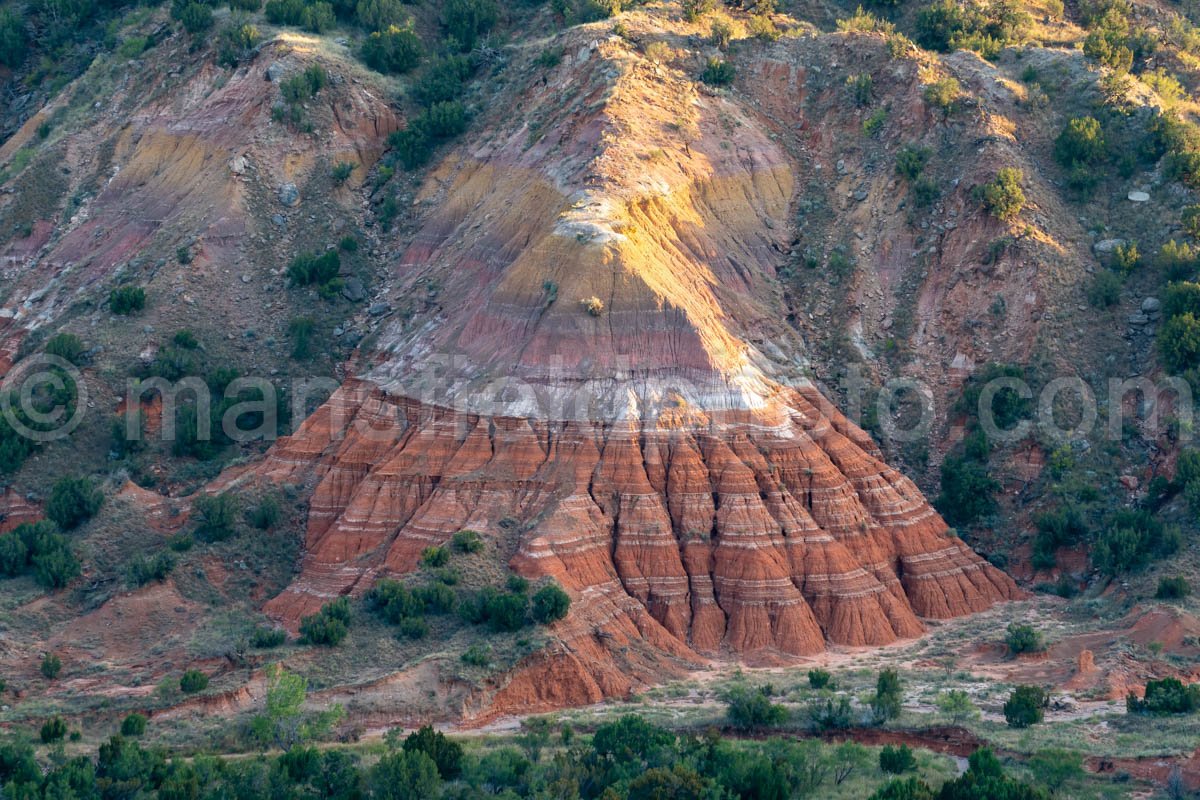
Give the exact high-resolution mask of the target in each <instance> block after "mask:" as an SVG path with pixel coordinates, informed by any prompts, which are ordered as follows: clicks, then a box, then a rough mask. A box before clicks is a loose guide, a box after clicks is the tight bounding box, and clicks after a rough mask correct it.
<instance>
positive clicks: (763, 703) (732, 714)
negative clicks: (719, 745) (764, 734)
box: [725, 686, 788, 730]
mask: <svg viewBox="0 0 1200 800" xmlns="http://www.w3.org/2000/svg"><path fill="white" fill-rule="evenodd" d="M725 703H726V711H725V716H726V718H727V719H728V720H729V724H730V725H732V726H733V727H735V728H739V729H741V730H758V729H760V728H771V727H775V726H776V725H781V724H783V723H784V722H785V721H786V720H787V716H788V714H787V709H786V708H784V707H783V706H781V705H778V704H776V703H772V702H771V699H770V698H769V697H767V695H766V694H765V693H764V692H763V691H762V690H761V689H752V688H750V687H748V686H735V687H734V688H732V689H730V690H729V691H728V692H727V693H726V695H725Z"/></svg>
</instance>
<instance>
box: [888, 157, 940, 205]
mask: <svg viewBox="0 0 1200 800" xmlns="http://www.w3.org/2000/svg"><path fill="white" fill-rule="evenodd" d="M930 155H931V152H930V150H929V148H927V147H917V146H915V145H905V146H904V147H902V148H900V150H899V152H897V153H896V174H897V175H899V176H900V177H901V178H903V179H904V180H905V181H906V182H907V183H908V188H909V192H911V193H912V198H913V202H914V203H916V204H917V206H918V207H919V208H926V207H928V206H931V205H933V204H934V202H935V201H936V200H937V198H938V195H939V194H940V193H939V191H938V188H937V184H936V183H934V182H933V181H932V180H931V179H930V178H928V177H927V176H926V175H925V174H924V172H925V165H926V164H927V163H928V162H929V156H930Z"/></svg>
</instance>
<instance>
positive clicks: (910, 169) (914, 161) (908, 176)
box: [896, 145, 930, 182]
mask: <svg viewBox="0 0 1200 800" xmlns="http://www.w3.org/2000/svg"><path fill="white" fill-rule="evenodd" d="M929 155H930V151H929V150H928V149H927V148H924V147H915V146H913V145H905V146H904V147H902V148H900V151H899V152H898V153H896V174H897V175H899V176H900V177H901V178H904V179H905V180H906V181H909V182H912V181H915V180H916V179H917V178H919V177H921V171H922V170H924V169H925V162H927V161H928V160H929Z"/></svg>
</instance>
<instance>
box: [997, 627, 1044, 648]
mask: <svg viewBox="0 0 1200 800" xmlns="http://www.w3.org/2000/svg"><path fill="white" fill-rule="evenodd" d="M1004 642H1005V644H1007V645H1008V652H1009V653H1011V654H1012V655H1014V656H1016V655H1020V654H1021V653H1040V652H1042V651H1043V650H1045V649H1046V639H1045V637H1043V636H1042V634H1041V632H1040V631H1038V630H1036V629H1035V628H1034V627H1033V626H1031V625H1018V624H1017V623H1015V622H1013V623H1010V624H1009V626H1008V632H1007V634H1006V635H1005V637H1004Z"/></svg>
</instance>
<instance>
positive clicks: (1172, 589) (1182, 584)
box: [1154, 484, 1194, 600]
mask: <svg viewBox="0 0 1200 800" xmlns="http://www.w3.org/2000/svg"><path fill="white" fill-rule="evenodd" d="M1188 485H1189V486H1192V485H1194V484H1188ZM1191 593H1192V586H1191V584H1189V583H1188V580H1187V578H1184V577H1182V576H1178V575H1177V576H1175V577H1173V578H1159V579H1158V591H1156V592H1155V593H1154V596H1155V597H1156V598H1157V599H1159V600H1182V599H1183V598H1185V597H1187V596H1188V595H1190V594H1191Z"/></svg>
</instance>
